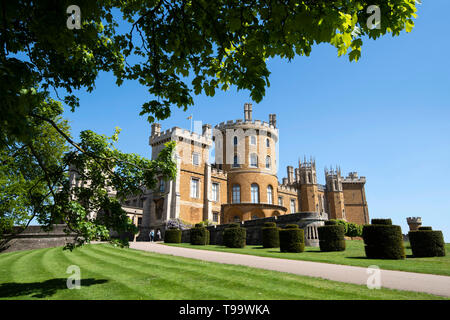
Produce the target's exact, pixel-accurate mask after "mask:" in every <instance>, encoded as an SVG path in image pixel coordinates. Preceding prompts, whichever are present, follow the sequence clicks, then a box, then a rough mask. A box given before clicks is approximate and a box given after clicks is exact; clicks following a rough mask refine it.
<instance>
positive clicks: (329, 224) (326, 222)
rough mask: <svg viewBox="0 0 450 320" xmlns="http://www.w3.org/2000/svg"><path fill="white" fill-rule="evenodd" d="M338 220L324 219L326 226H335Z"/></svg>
mask: <svg viewBox="0 0 450 320" xmlns="http://www.w3.org/2000/svg"><path fill="white" fill-rule="evenodd" d="M337 224H338V222H337V221H336V220H327V221H325V225H326V226H336V225H337Z"/></svg>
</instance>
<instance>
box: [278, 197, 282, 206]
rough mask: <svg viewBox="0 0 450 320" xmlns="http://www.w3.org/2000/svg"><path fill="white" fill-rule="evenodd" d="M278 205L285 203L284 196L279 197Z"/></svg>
mask: <svg viewBox="0 0 450 320" xmlns="http://www.w3.org/2000/svg"><path fill="white" fill-rule="evenodd" d="M278 205H279V206H282V205H283V197H278Z"/></svg>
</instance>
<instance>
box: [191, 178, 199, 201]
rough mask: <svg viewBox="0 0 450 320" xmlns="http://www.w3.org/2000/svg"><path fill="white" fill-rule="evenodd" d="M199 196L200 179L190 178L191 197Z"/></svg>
mask: <svg viewBox="0 0 450 320" xmlns="http://www.w3.org/2000/svg"><path fill="white" fill-rule="evenodd" d="M199 197H200V179H197V178H192V179H191V198H197V199H198V198H199Z"/></svg>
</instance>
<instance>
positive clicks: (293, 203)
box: [291, 199, 295, 213]
mask: <svg viewBox="0 0 450 320" xmlns="http://www.w3.org/2000/svg"><path fill="white" fill-rule="evenodd" d="M294 212H295V200H294V199H291V213H294Z"/></svg>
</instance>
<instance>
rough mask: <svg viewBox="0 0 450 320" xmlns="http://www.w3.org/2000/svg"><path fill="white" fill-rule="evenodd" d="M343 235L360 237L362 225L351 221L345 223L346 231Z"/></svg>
mask: <svg viewBox="0 0 450 320" xmlns="http://www.w3.org/2000/svg"><path fill="white" fill-rule="evenodd" d="M345 235H346V236H348V237H361V236H362V226H360V225H359V224H356V223H353V222H349V223H347V232H346V233H345Z"/></svg>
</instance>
